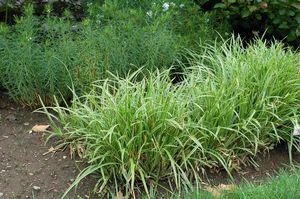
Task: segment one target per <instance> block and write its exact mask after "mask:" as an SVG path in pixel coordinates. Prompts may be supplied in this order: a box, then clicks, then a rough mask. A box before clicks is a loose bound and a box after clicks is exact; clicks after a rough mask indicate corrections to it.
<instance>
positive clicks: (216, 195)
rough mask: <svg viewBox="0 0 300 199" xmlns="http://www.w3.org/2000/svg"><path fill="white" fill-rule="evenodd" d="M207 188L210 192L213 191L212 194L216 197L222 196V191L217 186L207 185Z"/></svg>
mask: <svg viewBox="0 0 300 199" xmlns="http://www.w3.org/2000/svg"><path fill="white" fill-rule="evenodd" d="M205 190H206V191H208V192H209V193H211V195H212V196H213V197H214V198H220V196H221V193H220V191H219V190H218V189H217V188H213V187H206V188H205Z"/></svg>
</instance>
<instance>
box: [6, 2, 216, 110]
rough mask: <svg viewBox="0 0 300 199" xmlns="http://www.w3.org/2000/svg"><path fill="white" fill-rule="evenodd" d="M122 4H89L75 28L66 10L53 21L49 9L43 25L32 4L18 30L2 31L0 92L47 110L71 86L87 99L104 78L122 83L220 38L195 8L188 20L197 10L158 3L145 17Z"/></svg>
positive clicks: (144, 11)
mask: <svg viewBox="0 0 300 199" xmlns="http://www.w3.org/2000/svg"><path fill="white" fill-rule="evenodd" d="M141 4H142V3H141ZM121 5H122V4H119V3H118V2H114V1H107V2H105V4H89V9H88V12H89V16H88V17H87V18H86V19H84V20H83V21H82V22H74V21H72V20H71V16H70V13H69V12H67V11H66V12H65V13H64V16H63V17H61V18H58V17H54V16H52V7H51V5H48V6H46V7H45V12H44V17H43V18H41V17H39V18H38V17H36V16H35V15H34V13H33V12H34V11H33V10H34V8H33V6H32V5H29V6H27V7H25V12H24V15H23V16H21V17H19V18H17V19H16V24H15V25H13V26H11V27H7V26H4V25H1V27H0V41H1V43H0V85H2V86H3V87H4V88H5V89H7V90H8V93H9V95H10V96H11V98H13V99H14V100H15V101H18V102H21V103H22V104H26V105H29V106H38V105H39V100H38V96H40V97H41V98H42V100H43V101H44V102H45V103H46V104H52V103H53V96H54V95H56V96H57V97H58V99H59V98H60V96H62V97H64V98H70V97H71V92H70V91H69V88H68V87H72V86H73V87H74V88H75V89H76V91H77V92H78V93H80V92H84V91H85V90H87V89H88V88H89V86H90V84H91V82H93V81H95V80H98V79H104V78H106V77H107V76H108V71H109V72H112V73H114V74H119V75H120V76H122V75H125V74H127V73H128V72H130V71H134V70H136V69H137V68H140V67H144V68H145V69H146V70H149V71H151V70H156V69H159V68H169V67H170V66H172V65H173V64H174V63H175V62H177V61H178V60H180V59H181V55H180V54H181V53H180V51H181V50H182V48H195V47H196V46H197V45H195V44H197V43H200V42H204V41H205V42H209V41H213V40H214V39H215V38H216V36H217V32H215V31H214V30H213V29H212V24H211V23H212V20H213V16H211V15H209V14H203V13H201V11H200V10H197V9H196V10H195V12H194V13H193V14H189V13H190V12H189V10H190V9H192V8H193V6H194V5H185V7H182V8H180V7H179V6H176V7H172V8H171V7H170V8H169V9H168V10H163V9H164V8H163V7H162V5H161V4H159V5H158V4H151V3H148V4H147V5H148V7H149V9H150V8H151V9H150V10H148V7H147V9H146V8H145V9H143V8H142V6H137V7H136V8H131V7H126V6H125V7H122V6H121ZM150 11H151V12H150ZM150 13H152V14H150ZM189 16H191V18H189ZM183 24H184V25H183ZM60 99H61V98H60Z"/></svg>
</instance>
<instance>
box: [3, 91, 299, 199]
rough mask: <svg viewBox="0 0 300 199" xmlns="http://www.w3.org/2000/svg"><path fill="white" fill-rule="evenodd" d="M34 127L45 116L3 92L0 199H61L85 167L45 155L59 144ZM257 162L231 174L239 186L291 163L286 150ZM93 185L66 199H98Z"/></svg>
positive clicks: (222, 176)
mask: <svg viewBox="0 0 300 199" xmlns="http://www.w3.org/2000/svg"><path fill="white" fill-rule="evenodd" d="M36 124H48V121H47V118H46V117H45V115H41V114H38V113H33V112H32V110H28V109H26V108H22V107H20V106H18V105H16V104H14V103H12V102H10V101H9V99H8V98H7V96H6V95H5V94H3V92H0V199H10V198H13V199H23V198H35V199H52V198H55V199H59V198H61V196H62V195H63V193H64V192H65V191H66V190H67V188H68V187H69V186H70V184H71V183H72V181H73V180H74V179H75V178H76V176H77V175H78V173H79V172H80V168H83V165H84V163H82V162H79V161H76V160H74V159H71V158H70V153H69V152H68V151H56V152H55V153H52V152H50V153H47V152H48V150H49V149H50V148H51V147H54V146H55V140H50V141H49V142H47V143H45V140H46V137H45V135H43V134H42V133H34V132H32V133H29V132H30V130H31V129H32V127H33V126H34V125H36ZM293 158H294V163H295V164H296V165H300V164H299V163H300V155H299V154H294V156H293ZM255 161H256V162H257V164H258V165H259V166H258V167H253V166H245V167H244V168H242V170H241V171H242V172H234V173H233V176H234V179H235V182H236V183H239V182H241V181H243V180H250V181H252V182H259V181H261V180H263V179H265V178H266V177H268V176H274V175H276V171H278V170H279V169H281V168H283V167H287V165H289V163H290V162H289V157H288V152H287V147H286V145H285V144H282V145H280V146H279V147H277V148H276V149H275V150H272V151H271V152H270V153H266V154H265V155H260V156H258V157H256V159H255ZM204 181H208V182H209V183H211V184H220V183H232V182H231V181H230V179H229V178H228V176H227V175H226V173H225V172H222V171H221V172H219V173H216V172H212V171H209V170H207V179H205V180H204ZM95 182H96V179H95V176H91V177H89V178H88V179H86V180H85V181H83V182H82V183H81V184H80V185H79V186H78V188H77V190H76V191H73V192H71V193H70V194H69V195H68V198H72V199H73V198H79V197H81V198H97V197H96V196H94V195H92V194H91V193H90V191H91V190H92V187H93V186H94V185H95ZM1 193H3V196H2V197H1Z"/></svg>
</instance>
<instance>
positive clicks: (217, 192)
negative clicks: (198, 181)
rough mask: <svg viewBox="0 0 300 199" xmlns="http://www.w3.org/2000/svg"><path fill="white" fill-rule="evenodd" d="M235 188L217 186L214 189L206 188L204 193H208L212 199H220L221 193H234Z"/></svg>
mask: <svg viewBox="0 0 300 199" xmlns="http://www.w3.org/2000/svg"><path fill="white" fill-rule="evenodd" d="M235 189H236V186H235V185H234V184H219V185H218V186H216V187H210V186H207V187H206V188H205V190H206V191H208V192H210V193H211V194H212V195H213V197H214V198H220V196H221V192H222V191H231V192H232V191H234V190H235Z"/></svg>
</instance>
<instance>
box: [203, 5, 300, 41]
mask: <svg viewBox="0 0 300 199" xmlns="http://www.w3.org/2000/svg"><path fill="white" fill-rule="evenodd" d="M198 2H200V3H201V4H203V3H207V2H211V3H212V4H213V5H214V8H215V9H216V10H219V11H221V12H223V14H224V15H226V16H228V17H229V16H240V17H242V19H240V20H239V21H238V22H237V23H243V21H246V22H247V23H248V26H249V25H250V26H251V24H252V25H253V24H256V26H257V27H252V28H259V29H252V30H253V31H257V30H261V31H262V33H263V31H267V33H269V34H271V35H273V36H277V37H279V38H280V39H283V38H284V37H286V38H287V41H294V42H295V43H297V44H298V45H299V43H300V41H299V38H300V4H299V1H298V0H287V1H282V0H263V1H236V0H225V1H219V2H218V1H217V2H216V1H209V0H200V1H198ZM251 20H252V21H251ZM253 21H254V22H253ZM261 27H263V28H262V29H261ZM248 30H249V29H248ZM250 31H251V29H250Z"/></svg>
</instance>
